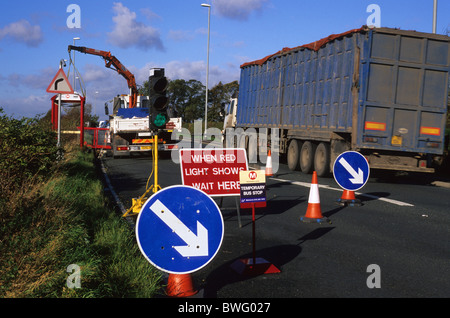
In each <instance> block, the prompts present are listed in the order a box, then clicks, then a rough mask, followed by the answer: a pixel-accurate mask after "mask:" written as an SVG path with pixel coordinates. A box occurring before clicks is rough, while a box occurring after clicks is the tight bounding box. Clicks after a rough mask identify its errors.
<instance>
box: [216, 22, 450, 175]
mask: <svg viewBox="0 0 450 318" xmlns="http://www.w3.org/2000/svg"><path fill="white" fill-rule="evenodd" d="M449 71H450V38H449V37H448V36H444V35H438V34H430V33H423V32H416V31H405V30H400V29H393V28H368V27H366V26H363V27H361V28H359V29H353V30H350V31H347V32H344V33H340V34H333V35H330V36H328V37H326V38H324V39H321V40H319V41H316V42H313V43H310V44H307V45H302V46H298V47H295V48H284V49H282V50H281V51H279V52H277V53H275V54H272V55H269V56H266V57H265V58H262V59H260V60H256V61H253V62H249V63H245V64H243V65H241V75H240V84H239V97H238V98H237V99H234V100H232V102H231V104H230V107H228V109H227V114H226V116H225V122H224V128H225V129H224V131H226V128H230V127H231V128H242V129H243V130H244V131H245V130H248V129H250V128H253V129H261V128H263V129H267V130H268V131H269V133H268V134H267V135H268V136H269V138H268V139H269V140H268V143H269V144H270V136H271V135H272V134H271V133H270V131H271V130H273V129H277V130H278V133H279V149H277V151H279V153H280V154H286V158H287V163H288V166H289V168H290V169H291V170H297V169H300V170H301V171H302V172H304V173H311V172H312V171H313V170H315V171H316V172H317V173H318V175H319V176H324V175H327V174H329V172H331V171H332V168H333V164H334V160H335V159H336V158H337V156H339V154H340V153H342V152H344V151H348V150H354V151H358V152H360V153H361V154H363V155H364V156H365V157H366V158H367V160H368V161H369V164H370V167H371V168H373V169H390V170H402V171H422V172H433V171H435V167H436V165H437V164H439V163H441V162H442V160H443V155H444V150H445V128H446V120H447V103H448V90H449ZM258 142H259V143H260V142H261V140H258ZM263 142H266V141H263ZM249 144H250V143H248V142H247V144H246V145H245V147H248V146H249ZM277 144H278V143H277ZM260 146H261V145H260ZM277 147H278V146H277ZM272 151H273V150H272ZM248 153H252V151H251V149H248Z"/></svg>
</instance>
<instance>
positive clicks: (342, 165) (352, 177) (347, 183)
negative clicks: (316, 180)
mask: <svg viewBox="0 0 450 318" xmlns="http://www.w3.org/2000/svg"><path fill="white" fill-rule="evenodd" d="M369 174H370V168H369V163H368V162H367V159H366V158H365V157H364V156H363V155H361V154H360V153H359V152H356V151H346V152H344V153H341V154H340V155H339V156H338V157H337V158H336V160H335V161H334V165H333V175H334V180H336V182H337V183H338V184H339V186H340V187H341V188H343V189H345V190H349V191H356V190H359V189H361V188H362V187H363V186H364V185H365V184H366V182H367V180H369Z"/></svg>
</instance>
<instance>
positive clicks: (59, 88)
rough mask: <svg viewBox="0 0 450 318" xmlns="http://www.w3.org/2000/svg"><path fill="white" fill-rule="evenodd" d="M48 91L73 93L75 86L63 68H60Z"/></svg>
mask: <svg viewBox="0 0 450 318" xmlns="http://www.w3.org/2000/svg"><path fill="white" fill-rule="evenodd" d="M47 93H58V94H73V88H72V86H71V85H70V83H69V80H68V79H67V76H66V73H64V70H63V69H62V68H60V69H59V71H58V73H56V75H55V77H54V78H53V80H52V82H51V83H50V85H49V86H48V88H47Z"/></svg>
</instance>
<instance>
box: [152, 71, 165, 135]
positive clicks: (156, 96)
mask: <svg viewBox="0 0 450 318" xmlns="http://www.w3.org/2000/svg"><path fill="white" fill-rule="evenodd" d="M149 84H150V94H149V95H150V114H149V115H150V116H149V118H150V129H152V130H158V129H164V128H165V127H166V124H167V122H168V121H169V116H168V114H167V105H168V103H169V99H168V97H167V96H166V90H167V86H168V84H169V81H168V80H167V78H166V77H165V76H164V69H163V68H153V69H151V70H150V78H149Z"/></svg>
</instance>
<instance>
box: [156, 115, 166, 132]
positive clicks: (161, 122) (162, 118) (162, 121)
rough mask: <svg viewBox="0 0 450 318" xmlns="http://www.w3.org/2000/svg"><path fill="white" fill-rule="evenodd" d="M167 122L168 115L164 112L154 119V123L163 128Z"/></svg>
mask: <svg viewBox="0 0 450 318" xmlns="http://www.w3.org/2000/svg"><path fill="white" fill-rule="evenodd" d="M166 123H167V116H166V115H165V114H163V113H159V114H157V115H156V116H155V119H153V124H154V125H155V126H156V127H158V128H162V127H163V126H165V125H166Z"/></svg>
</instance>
